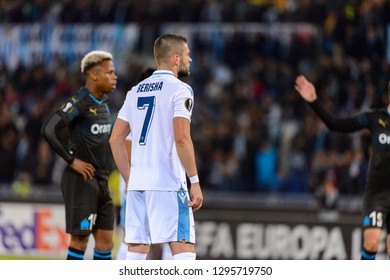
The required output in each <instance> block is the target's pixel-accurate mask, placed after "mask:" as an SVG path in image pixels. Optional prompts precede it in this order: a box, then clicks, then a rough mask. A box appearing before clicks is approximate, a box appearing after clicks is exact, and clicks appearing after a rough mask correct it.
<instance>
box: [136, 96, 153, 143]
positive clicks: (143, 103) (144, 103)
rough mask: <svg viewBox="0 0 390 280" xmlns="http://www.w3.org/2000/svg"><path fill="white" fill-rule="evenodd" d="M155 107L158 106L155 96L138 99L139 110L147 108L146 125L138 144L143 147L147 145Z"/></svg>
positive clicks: (143, 127)
mask: <svg viewBox="0 0 390 280" xmlns="http://www.w3.org/2000/svg"><path fill="white" fill-rule="evenodd" d="M155 105H156V97H155V96H145V97H138V101H137V108H138V110H145V109H146V108H147V111H146V115H145V120H144V124H143V126H142V131H141V136H140V138H139V141H138V143H139V144H140V145H141V146H145V145H146V139H147V136H148V132H149V127H150V124H151V122H152V119H153V114H154V108H155Z"/></svg>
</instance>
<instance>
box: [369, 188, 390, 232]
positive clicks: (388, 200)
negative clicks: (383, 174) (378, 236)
mask: <svg viewBox="0 0 390 280" xmlns="http://www.w3.org/2000/svg"><path fill="white" fill-rule="evenodd" d="M389 211H390V190H389V191H384V192H376V193H373V192H370V191H366V192H365V194H364V202H363V215H364V216H363V227H364V228H385V229H386V230H387V232H390V215H389Z"/></svg>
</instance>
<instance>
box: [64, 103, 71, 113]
mask: <svg viewBox="0 0 390 280" xmlns="http://www.w3.org/2000/svg"><path fill="white" fill-rule="evenodd" d="M72 111H73V104H72V103H70V102H68V103H66V105H65V106H63V109H62V112H64V113H70V112H72Z"/></svg>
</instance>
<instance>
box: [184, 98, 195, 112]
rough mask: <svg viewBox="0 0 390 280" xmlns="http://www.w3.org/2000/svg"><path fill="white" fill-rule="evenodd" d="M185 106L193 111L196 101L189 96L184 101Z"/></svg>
mask: <svg viewBox="0 0 390 280" xmlns="http://www.w3.org/2000/svg"><path fill="white" fill-rule="evenodd" d="M184 106H185V107H186V109H187V110H188V111H189V112H191V110H192V107H194V102H193V101H192V99H191V98H188V99H187V100H186V101H185V102H184Z"/></svg>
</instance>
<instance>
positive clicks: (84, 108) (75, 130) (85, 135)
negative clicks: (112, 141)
mask: <svg viewBox="0 0 390 280" xmlns="http://www.w3.org/2000/svg"><path fill="white" fill-rule="evenodd" d="M111 125H112V124H111V116H110V110H109V108H108V97H107V96H106V95H105V96H104V98H103V99H102V100H98V99H96V98H95V97H94V96H93V95H92V94H91V93H90V92H88V91H87V90H86V89H85V88H81V89H80V91H78V92H77V94H76V95H75V96H73V97H71V98H69V99H68V100H67V101H66V102H65V103H64V104H63V105H62V107H61V108H60V109H59V110H57V111H56V113H55V114H54V115H53V116H51V117H50V119H49V120H48V121H47V122H46V123H45V124H44V126H43V128H42V132H43V135H44V136H45V138H46V139H47V141H48V142H49V144H50V146H51V147H52V148H53V149H54V150H55V151H56V153H57V154H58V155H60V156H61V157H62V158H63V159H64V160H66V161H67V162H68V163H69V164H70V163H72V162H73V160H74V158H78V159H80V160H82V161H85V162H88V163H91V164H92V165H93V166H94V167H95V169H96V171H95V177H97V178H107V176H108V174H109V157H110V147H109V137H110V133H111ZM64 131H67V132H65V133H64Z"/></svg>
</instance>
